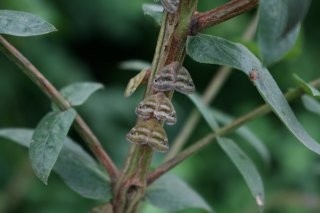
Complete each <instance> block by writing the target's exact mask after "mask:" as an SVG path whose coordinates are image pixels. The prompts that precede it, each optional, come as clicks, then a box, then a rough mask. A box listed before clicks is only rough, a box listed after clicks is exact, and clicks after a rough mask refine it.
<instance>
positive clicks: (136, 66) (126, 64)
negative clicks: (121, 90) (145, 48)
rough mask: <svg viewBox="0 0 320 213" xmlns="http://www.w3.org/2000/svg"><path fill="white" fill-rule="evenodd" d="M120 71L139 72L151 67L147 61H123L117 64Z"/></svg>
mask: <svg viewBox="0 0 320 213" xmlns="http://www.w3.org/2000/svg"><path fill="white" fill-rule="evenodd" d="M119 67H120V69H123V70H135V71H141V70H143V69H145V68H148V67H151V64H150V63H149V62H147V61H141V60H129V61H123V62H121V63H120V64H119Z"/></svg>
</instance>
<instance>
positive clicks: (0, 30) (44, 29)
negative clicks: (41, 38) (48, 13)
mask: <svg viewBox="0 0 320 213" xmlns="http://www.w3.org/2000/svg"><path fill="white" fill-rule="evenodd" d="M56 30H57V29H56V28H55V27H54V26H53V25H51V24H50V23H48V22H46V21H45V20H43V19H42V18H40V17H38V16H36V15H33V14H31V13H26V12H20V11H13V10H0V34H8V35H14V36H35V35H42V34H46V33H50V32H53V31H56Z"/></svg>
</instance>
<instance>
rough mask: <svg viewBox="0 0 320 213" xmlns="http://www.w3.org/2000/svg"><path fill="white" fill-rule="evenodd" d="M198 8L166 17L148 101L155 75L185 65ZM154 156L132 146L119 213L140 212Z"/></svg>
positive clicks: (118, 195)
mask: <svg viewBox="0 0 320 213" xmlns="http://www.w3.org/2000/svg"><path fill="white" fill-rule="evenodd" d="M196 5H197V0H189V1H187V0H185V1H181V2H180V6H179V10H178V11H177V12H176V13H174V14H169V13H167V12H165V13H164V16H163V20H162V24H161V29H160V32H159V36H158V41H157V46H156V50H155V55H154V59H153V62H152V68H151V74H150V78H149V81H148V86H147V90H146V93H145V96H144V97H147V96H150V95H152V94H154V93H155V92H156V91H154V90H153V88H152V82H153V79H154V76H155V74H156V73H157V72H159V70H160V69H161V68H162V67H163V66H164V65H166V64H169V63H171V62H173V61H179V62H182V60H183V58H184V54H185V53H184V49H185V44H186V40H187V36H188V34H189V26H190V23H191V19H192V15H193V13H194V11H195V8H196ZM172 93H173V92H168V93H167V96H169V97H171V96H172ZM138 119H139V118H138ZM152 154H153V150H152V148H150V147H149V145H142V146H138V145H133V146H132V148H131V151H130V154H129V156H128V158H127V161H126V165H125V168H124V170H123V173H122V175H121V177H120V179H119V181H118V182H117V184H116V186H115V190H114V194H115V197H114V199H113V201H112V203H113V207H114V212H115V213H122V212H128V213H129V212H130V213H131V212H136V211H137V206H138V204H139V202H140V200H141V199H142V197H143V196H144V193H145V189H146V187H147V174H148V171H149V168H150V165H151V160H152Z"/></svg>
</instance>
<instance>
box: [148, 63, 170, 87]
mask: <svg viewBox="0 0 320 213" xmlns="http://www.w3.org/2000/svg"><path fill="white" fill-rule="evenodd" d="M175 69H176V66H175V64H172V63H171V64H168V65H166V66H164V67H162V68H161V69H160V70H159V72H158V73H157V74H156V75H155V77H154V80H153V84H152V86H153V88H155V89H156V90H158V91H168V90H173V89H174V80H175Z"/></svg>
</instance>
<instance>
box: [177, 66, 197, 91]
mask: <svg viewBox="0 0 320 213" xmlns="http://www.w3.org/2000/svg"><path fill="white" fill-rule="evenodd" d="M175 90H177V91H178V92H181V93H184V94H191V93H193V92H194V91H195V86H194V83H193V80H192V78H191V75H190V73H189V71H188V70H187V69H186V68H185V67H183V66H181V67H180V69H179V70H178V72H177V76H176V81H175Z"/></svg>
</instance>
